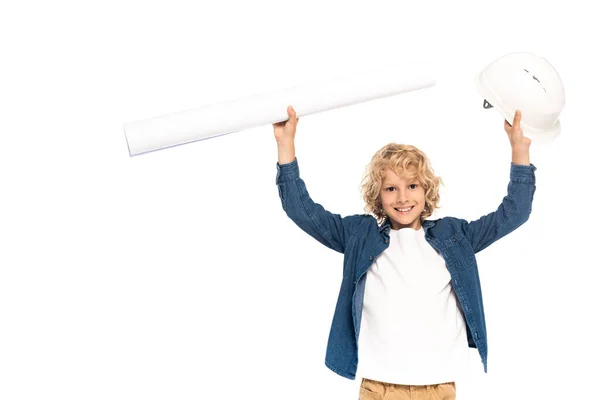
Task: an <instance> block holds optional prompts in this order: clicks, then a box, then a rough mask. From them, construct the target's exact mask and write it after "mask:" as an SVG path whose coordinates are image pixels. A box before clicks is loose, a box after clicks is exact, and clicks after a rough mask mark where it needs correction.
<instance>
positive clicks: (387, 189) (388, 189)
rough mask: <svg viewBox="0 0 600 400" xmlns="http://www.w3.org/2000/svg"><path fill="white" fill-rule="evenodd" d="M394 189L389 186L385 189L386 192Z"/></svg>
mask: <svg viewBox="0 0 600 400" xmlns="http://www.w3.org/2000/svg"><path fill="white" fill-rule="evenodd" d="M394 189H395V187H389V188H386V189H385V190H386V191H388V192H391V191H392V190H394Z"/></svg>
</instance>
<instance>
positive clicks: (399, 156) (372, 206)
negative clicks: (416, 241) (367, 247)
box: [360, 143, 443, 224]
mask: <svg viewBox="0 0 600 400" xmlns="http://www.w3.org/2000/svg"><path fill="white" fill-rule="evenodd" d="M388 168H389V169H391V170H392V171H394V172H395V173H396V174H398V175H402V173H404V172H406V173H407V175H408V177H409V179H414V178H416V179H417V180H418V182H419V183H420V184H421V186H422V187H423V189H425V208H424V210H423V212H422V213H421V222H423V220H424V219H425V218H427V217H429V216H431V215H432V214H433V212H434V211H435V210H436V209H437V208H439V206H438V204H439V201H440V196H439V189H440V185H442V184H443V181H442V178H440V177H438V176H436V175H435V174H434V173H433V168H432V167H431V163H430V162H429V159H428V158H427V156H426V155H425V153H423V152H422V151H421V150H419V149H417V148H416V147H415V146H411V145H405V144H396V143H389V144H387V145H385V146H383V147H382V148H381V149H380V150H378V151H377V152H376V153H375V154H374V155H373V157H372V159H371V163H370V164H369V165H367V167H366V169H365V174H364V177H363V179H362V181H361V185H360V190H361V194H362V198H363V200H364V201H365V204H366V205H365V208H364V210H365V211H367V212H368V213H372V214H373V215H374V216H375V218H376V219H377V222H378V223H379V224H380V223H382V222H383V221H384V220H385V218H386V214H385V211H384V209H383V205H382V204H381V199H380V193H381V186H382V184H383V177H384V176H385V171H386V169H388Z"/></svg>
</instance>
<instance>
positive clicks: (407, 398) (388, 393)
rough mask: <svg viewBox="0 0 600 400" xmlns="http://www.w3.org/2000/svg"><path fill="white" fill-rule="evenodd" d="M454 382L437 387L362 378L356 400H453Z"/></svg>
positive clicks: (454, 396) (454, 397)
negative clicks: (397, 383)
mask: <svg viewBox="0 0 600 400" xmlns="http://www.w3.org/2000/svg"><path fill="white" fill-rule="evenodd" d="M455 399H456V384H455V383H454V382H448V383H440V384H437V385H396V384H393V383H386V382H379V381H374V380H372V379H367V378H363V380H362V383H361V384H360V395H359V397H358V400H455Z"/></svg>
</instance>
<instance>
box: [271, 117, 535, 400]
mask: <svg viewBox="0 0 600 400" xmlns="http://www.w3.org/2000/svg"><path fill="white" fill-rule="evenodd" d="M288 117H289V119H288V120H287V121H286V122H281V123H277V124H273V128H274V134H275V139H276V141H277V148H278V158H279V159H278V163H277V179H276V181H277V185H278V188H279V195H280V199H281V203H282V206H283V209H284V210H285V212H286V214H287V215H288V216H289V217H290V218H291V219H292V220H293V221H294V222H295V223H296V224H297V225H298V226H299V227H300V228H301V229H303V230H304V231H305V232H307V233H308V234H309V235H311V236H312V237H314V238H315V239H317V240H318V241H319V242H321V243H322V244H324V245H325V246H327V247H329V248H331V249H333V250H336V251H338V252H340V253H343V254H344V269H343V280H342V286H341V289H340V293H339V297H338V301H337V305H336V309H335V313H334V317H333V321H332V326H331V330H330V335H329V341H328V345H327V355H326V358H325V364H326V366H327V367H328V368H330V369H331V370H332V371H334V372H335V373H337V374H339V375H341V376H343V377H346V378H349V379H355V377H356V372H357V368H358V366H359V364H358V360H359V359H360V360H361V363H360V368H361V370H360V372H361V375H362V376H363V379H362V382H361V387H360V399H361V400H367V399H383V397H384V395H385V399H386V400H393V399H398V400H400V399H404V398H406V399H408V398H410V399H422V400H425V399H438V400H446V399H448V400H452V399H455V398H456V385H455V380H456V377H457V376H460V373H461V371H464V370H465V369H466V362H467V356H468V353H467V351H468V348H469V347H473V348H477V349H478V351H479V354H480V357H481V360H482V363H483V366H484V371H485V372H487V335H486V326H485V315H484V309H483V301H482V295H481V288H480V283H479V275H478V270H477V262H476V259H475V253H477V252H479V251H481V250H483V249H484V248H486V247H487V246H489V245H490V244H492V243H493V242H495V241H496V240H498V239H500V238H501V237H503V236H505V235H507V234H508V233H510V232H512V231H513V230H515V229H516V228H518V227H519V226H520V225H522V224H523V223H524V222H525V221H527V219H528V218H529V214H530V213H531V205H532V202H533V194H534V192H535V175H534V171H535V170H536V167H535V166H534V165H533V164H530V161H529V147H530V144H531V140H530V139H528V138H527V137H525V136H523V131H522V129H521V127H520V121H521V113H520V111H518V110H517V112H516V113H515V116H514V120H513V124H512V125H511V124H509V123H508V122H507V121H505V122H504V129H505V131H506V133H507V135H508V138H509V141H510V144H511V147H512V163H511V169H510V181H509V185H508V194H507V196H506V197H504V199H503V201H502V204H501V205H500V206H499V207H498V209H497V210H496V211H495V212H492V213H490V214H488V215H485V216H483V217H481V218H479V219H478V220H476V221H471V222H467V221H466V220H463V219H459V218H454V217H445V218H441V219H436V220H426V218H427V217H429V216H431V215H432V213H433V211H434V210H435V209H436V208H437V206H438V202H439V195H438V189H439V185H440V183H441V179H440V178H438V177H436V176H435V175H434V174H433V170H432V168H431V166H430V163H429V160H428V159H427V157H426V156H425V154H424V153H422V152H421V151H420V150H418V149H417V148H415V147H414V146H408V145H398V144H394V143H391V144H388V145H387V146H384V147H383V148H382V149H381V150H379V151H378V152H377V153H376V154H375V155H374V156H373V158H372V160H371V163H370V165H369V166H368V167H367V171H366V174H365V177H364V179H363V185H362V194H363V199H364V200H365V203H366V206H365V210H366V211H368V212H369V213H370V214H356V215H351V216H347V217H341V216H340V215H337V214H333V213H330V212H329V211H327V210H325V209H324V208H323V207H322V206H321V205H319V204H317V203H315V202H313V200H312V199H311V198H310V196H309V194H308V191H307V190H306V186H305V184H304V181H303V180H302V179H301V178H300V173H299V168H298V160H297V159H296V155H295V148H294V139H295V134H296V126H297V123H298V120H299V119H298V118H297V117H296V114H295V111H294V109H293V108H292V107H291V106H289V107H288ZM361 327H362V329H361Z"/></svg>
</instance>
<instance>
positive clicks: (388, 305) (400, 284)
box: [357, 227, 469, 385]
mask: <svg viewBox="0 0 600 400" xmlns="http://www.w3.org/2000/svg"><path fill="white" fill-rule="evenodd" d="M366 279H367V281H366V286H365V296H364V304H363V312H362V319H361V327H360V332H359V341H358V370H357V374H358V375H359V376H363V377H365V378H368V379H374V380H377V381H381V382H388V383H396V384H403V385H434V384H438V383H444V382H452V381H457V380H460V379H461V378H462V377H463V376H464V374H466V372H467V370H468V362H469V346H468V342H467V329H466V323H465V319H464V316H463V314H462V312H461V310H460V309H459V306H458V301H457V299H456V296H455V294H454V291H453V290H452V285H451V283H450V273H449V272H448V269H447V267H446V263H445V261H444V259H443V258H442V256H441V255H439V254H438V253H437V251H436V250H435V249H434V248H433V247H431V245H430V244H429V243H427V241H426V239H425V231H424V230H423V228H422V227H421V228H420V229H419V230H414V229H412V228H402V229H400V230H393V229H391V230H390V245H389V247H388V248H387V249H386V250H385V251H384V252H383V253H382V254H381V255H380V256H379V257H377V259H376V260H375V262H374V263H373V265H371V267H370V268H369V270H368V271H367V276H366Z"/></svg>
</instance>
